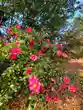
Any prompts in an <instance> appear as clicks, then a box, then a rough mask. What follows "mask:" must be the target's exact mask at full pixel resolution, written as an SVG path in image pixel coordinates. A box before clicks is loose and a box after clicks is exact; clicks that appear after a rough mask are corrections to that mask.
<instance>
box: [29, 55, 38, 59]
mask: <svg viewBox="0 0 83 110" xmlns="http://www.w3.org/2000/svg"><path fill="white" fill-rule="evenodd" d="M30 59H31V60H32V61H36V60H37V59H38V56H37V55H34V54H33V55H31V56H30Z"/></svg>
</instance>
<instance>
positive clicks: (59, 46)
mask: <svg viewBox="0 0 83 110" xmlns="http://www.w3.org/2000/svg"><path fill="white" fill-rule="evenodd" d="M56 46H57V47H58V48H60V49H63V48H64V46H63V45H61V44H56Z"/></svg>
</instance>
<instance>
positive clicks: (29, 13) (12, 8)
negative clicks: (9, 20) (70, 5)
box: [2, 0, 67, 31]
mask: <svg viewBox="0 0 83 110" xmlns="http://www.w3.org/2000/svg"><path fill="white" fill-rule="evenodd" d="M3 2H5V3H7V4H8V5H7V6H5V5H4V3H3V6H2V9H4V11H5V10H6V11H5V12H6V13H7V15H8V14H9V15H10V14H11V15H13V14H14V12H21V13H22V14H23V18H24V23H25V24H27V23H28V25H29V26H32V27H35V28H37V29H40V28H41V27H43V28H47V29H50V30H52V31H53V29H58V28H59V27H60V26H62V25H63V24H64V23H65V19H66V17H67V1H66V0H5V1H4V0H3Z"/></svg>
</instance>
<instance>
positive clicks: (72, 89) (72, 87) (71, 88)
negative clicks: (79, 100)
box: [68, 84, 77, 93]
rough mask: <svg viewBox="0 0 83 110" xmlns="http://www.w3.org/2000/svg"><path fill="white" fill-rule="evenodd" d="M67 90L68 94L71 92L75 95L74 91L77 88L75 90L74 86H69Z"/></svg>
mask: <svg viewBox="0 0 83 110" xmlns="http://www.w3.org/2000/svg"><path fill="white" fill-rule="evenodd" d="M68 90H69V91H70V92H73V93H75V92H76V90H77V88H76V86H75V85H73V84H72V85H70V86H69V87H68Z"/></svg>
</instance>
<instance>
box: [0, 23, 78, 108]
mask: <svg viewBox="0 0 83 110" xmlns="http://www.w3.org/2000/svg"><path fill="white" fill-rule="evenodd" d="M18 28H20V29H18ZM39 37H40V36H38V34H37V32H36V31H35V30H34V29H33V30H32V28H30V27H28V28H26V30H22V29H21V27H19V25H16V27H12V28H9V29H8V36H7V38H12V41H10V40H8V41H7V40H5V41H6V42H5V41H4V40H2V42H0V61H2V62H4V63H5V62H6V61H8V66H7V67H6V68H5V69H4V71H2V73H1V74H0V75H1V77H0V106H1V107H2V106H3V105H5V104H6V103H7V102H8V100H9V99H12V98H14V97H17V96H18V94H19V95H20V96H26V95H27V94H28V95H29V96H30V95H32V97H29V100H30V101H31V102H32V103H33V102H34V101H35V100H39V101H44V100H45V99H46V101H49V100H51V99H52V98H54V99H53V100H54V101H55V102H56V101H59V100H61V98H62V95H61V94H62V92H64V95H65V94H67V95H69V94H71V93H74V92H76V91H77V87H76V80H75V79H77V78H76V77H74V76H71V75H69V76H68V75H66V73H65V74H63V73H62V70H61V64H62V63H63V62H65V61H67V60H68V58H70V57H69V56H68V54H67V53H66V52H65V51H64V46H63V45H62V44H56V42H55V41H53V40H52V41H51V40H49V39H38V38H39ZM48 86H50V87H48ZM62 88H63V90H62ZM20 89H21V90H20ZM18 91H19V92H18ZM69 91H70V92H69ZM59 92H60V94H58V93H59ZM39 93H40V94H39ZM52 93H54V96H53V95H52ZM50 97H51V98H50Z"/></svg>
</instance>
